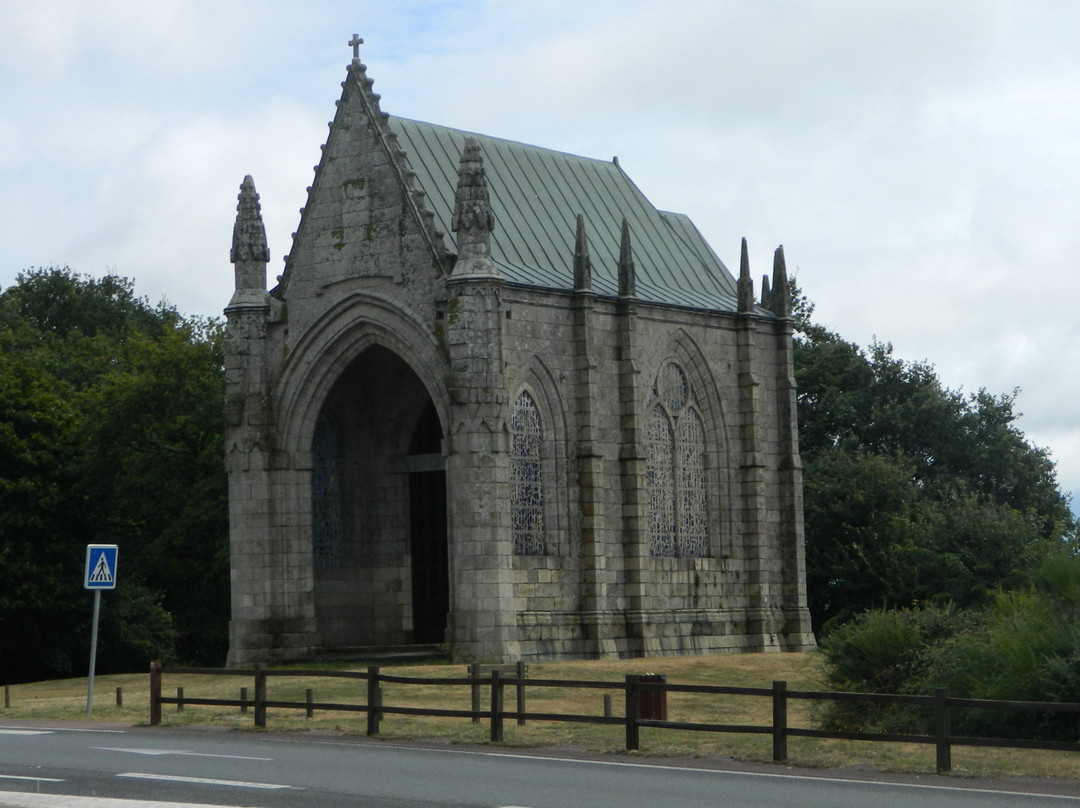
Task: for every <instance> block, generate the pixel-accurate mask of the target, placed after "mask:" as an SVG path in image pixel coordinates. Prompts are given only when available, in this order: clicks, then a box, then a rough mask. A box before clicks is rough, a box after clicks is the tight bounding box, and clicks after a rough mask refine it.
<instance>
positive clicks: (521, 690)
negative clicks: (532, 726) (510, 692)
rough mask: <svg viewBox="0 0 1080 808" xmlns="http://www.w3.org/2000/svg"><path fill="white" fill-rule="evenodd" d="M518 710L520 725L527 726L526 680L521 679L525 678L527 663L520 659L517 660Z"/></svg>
mask: <svg viewBox="0 0 1080 808" xmlns="http://www.w3.org/2000/svg"><path fill="white" fill-rule="evenodd" d="M517 678H518V679H519V681H518V683H517V711H518V720H517V722H518V726H519V727H523V726H525V682H524V681H520V680H523V679H524V678H525V663H524V662H522V661H521V660H520V659H519V660H518V662H517Z"/></svg>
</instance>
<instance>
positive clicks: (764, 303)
mask: <svg viewBox="0 0 1080 808" xmlns="http://www.w3.org/2000/svg"><path fill="white" fill-rule="evenodd" d="M761 308H763V309H768V310H769V311H772V288H771V287H770V286H769V276H768V275H762V276H761Z"/></svg>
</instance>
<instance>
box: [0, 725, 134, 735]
mask: <svg viewBox="0 0 1080 808" xmlns="http://www.w3.org/2000/svg"><path fill="white" fill-rule="evenodd" d="M6 729H13V730H21V729H22V727H12V726H0V730H6ZM27 731H28V732H99V733H105V734H107V735H123V734H124V732H125V730H122V729H87V728H86V727H39V728H37V729H34V730H27Z"/></svg>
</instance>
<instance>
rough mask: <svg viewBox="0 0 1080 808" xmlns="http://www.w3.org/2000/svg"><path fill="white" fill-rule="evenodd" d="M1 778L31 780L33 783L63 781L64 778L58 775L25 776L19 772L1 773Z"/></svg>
mask: <svg viewBox="0 0 1080 808" xmlns="http://www.w3.org/2000/svg"><path fill="white" fill-rule="evenodd" d="M0 780H29V781H30V782H31V783H62V782H64V780H63V778H56V777H24V776H23V775H19V774H0Z"/></svg>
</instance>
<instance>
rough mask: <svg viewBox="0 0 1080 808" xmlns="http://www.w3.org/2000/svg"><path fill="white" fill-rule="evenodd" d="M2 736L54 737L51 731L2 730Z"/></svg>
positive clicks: (0, 730)
mask: <svg viewBox="0 0 1080 808" xmlns="http://www.w3.org/2000/svg"><path fill="white" fill-rule="evenodd" d="M0 735H52V730H51V729H0Z"/></svg>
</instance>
